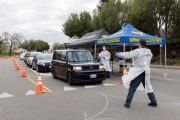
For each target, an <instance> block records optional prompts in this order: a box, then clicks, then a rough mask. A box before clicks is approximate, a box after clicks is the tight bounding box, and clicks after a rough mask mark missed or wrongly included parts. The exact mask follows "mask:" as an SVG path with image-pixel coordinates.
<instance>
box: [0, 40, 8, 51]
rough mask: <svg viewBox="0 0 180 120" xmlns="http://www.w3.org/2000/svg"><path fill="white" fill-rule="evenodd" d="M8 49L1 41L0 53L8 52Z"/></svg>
mask: <svg viewBox="0 0 180 120" xmlns="http://www.w3.org/2000/svg"><path fill="white" fill-rule="evenodd" d="M8 50H9V48H8V46H7V45H6V44H5V43H3V42H1V43H0V54H4V53H8Z"/></svg>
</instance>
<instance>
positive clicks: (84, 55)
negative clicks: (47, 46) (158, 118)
mask: <svg viewBox="0 0 180 120" xmlns="http://www.w3.org/2000/svg"><path fill="white" fill-rule="evenodd" d="M67 57H68V62H87V61H93V57H92V55H91V53H90V52H89V51H70V52H68V53H67Z"/></svg>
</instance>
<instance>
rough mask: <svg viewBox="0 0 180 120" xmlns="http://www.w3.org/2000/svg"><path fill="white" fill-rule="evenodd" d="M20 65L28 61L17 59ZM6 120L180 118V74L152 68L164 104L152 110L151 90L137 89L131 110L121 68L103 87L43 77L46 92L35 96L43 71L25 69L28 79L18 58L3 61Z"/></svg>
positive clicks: (0, 107)
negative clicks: (126, 104) (122, 82)
mask: <svg viewBox="0 0 180 120" xmlns="http://www.w3.org/2000/svg"><path fill="white" fill-rule="evenodd" d="M17 61H18V63H19V64H20V66H21V67H22V65H24V62H22V61H20V60H17ZM0 66H1V69H0V120H180V92H179V91H180V87H179V85H180V70H177V69H168V71H167V73H168V75H167V78H163V73H164V69H160V68H152V69H151V84H152V86H153V89H154V93H155V95H156V98H157V100H158V106H157V107H156V108H154V107H149V106H148V105H147V104H148V102H149V99H148V96H147V95H146V93H145V91H139V90H137V91H136V93H135V96H134V98H133V101H132V104H131V107H130V108H129V109H127V108H125V107H124V103H125V99H126V95H127V92H128V89H126V88H124V86H123V85H121V84H119V82H121V74H119V73H118V70H119V66H118V65H114V66H113V68H114V70H115V71H114V73H113V74H112V75H111V78H110V79H107V80H106V81H104V82H103V83H92V84H88V83H86V84H75V85H71V86H70V85H68V83H67V81H64V80H61V79H53V78H52V76H51V73H50V72H43V73H41V78H42V83H43V85H44V90H45V91H46V93H41V94H34V91H35V89H36V83H37V80H38V76H37V72H36V71H33V70H32V69H31V68H29V67H27V66H25V70H26V73H27V77H21V72H20V71H17V70H16V69H15V66H14V63H13V61H12V60H10V59H8V60H0Z"/></svg>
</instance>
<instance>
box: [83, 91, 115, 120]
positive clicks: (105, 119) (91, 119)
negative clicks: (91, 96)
mask: <svg viewBox="0 0 180 120" xmlns="http://www.w3.org/2000/svg"><path fill="white" fill-rule="evenodd" d="M101 94H102V95H104V96H105V98H106V106H105V107H104V109H102V110H101V111H100V112H99V113H98V114H96V115H94V116H92V117H90V118H88V119H87V114H86V113H84V116H85V119H84V120H107V119H108V120H109V119H111V118H103V119H93V118H95V117H97V116H98V115H100V114H101V113H102V112H103V111H105V110H106V109H107V107H108V98H107V95H106V94H104V93H101Z"/></svg>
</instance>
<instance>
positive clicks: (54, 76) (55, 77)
mask: <svg viewBox="0 0 180 120" xmlns="http://www.w3.org/2000/svg"><path fill="white" fill-rule="evenodd" d="M52 77H53V79H57V76H56V73H55V71H54V70H52Z"/></svg>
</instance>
